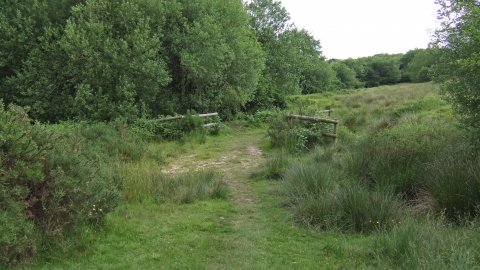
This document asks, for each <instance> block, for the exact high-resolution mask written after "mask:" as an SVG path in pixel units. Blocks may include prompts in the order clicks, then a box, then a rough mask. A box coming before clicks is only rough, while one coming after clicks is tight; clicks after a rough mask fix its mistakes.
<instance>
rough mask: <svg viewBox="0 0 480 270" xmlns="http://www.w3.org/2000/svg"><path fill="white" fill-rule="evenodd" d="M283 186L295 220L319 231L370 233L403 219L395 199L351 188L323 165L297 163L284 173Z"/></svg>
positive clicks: (401, 207) (362, 189)
mask: <svg viewBox="0 0 480 270" xmlns="http://www.w3.org/2000/svg"><path fill="white" fill-rule="evenodd" d="M284 184H285V190H286V196H287V198H288V202H289V204H290V205H291V206H292V207H293V208H294V211H295V214H294V216H295V219H296V220H298V221H300V222H301V223H304V224H306V225H309V226H312V227H314V228H317V229H319V230H341V231H354V232H365V233H369V232H372V231H374V230H376V229H378V228H391V227H393V226H395V225H396V224H397V223H398V222H400V220H401V219H402V218H403V206H402V204H401V203H400V202H398V201H397V200H396V199H395V197H393V196H392V195H390V194H388V193H386V194H385V193H381V192H374V191H369V190H366V189H365V188H363V187H362V186H355V185H351V184H350V183H347V182H345V181H343V177H342V175H341V174H339V172H338V171H337V170H336V169H332V168H331V167H329V166H327V165H326V164H322V163H320V164H318V163H316V162H312V161H307V162H302V163H297V164H295V165H293V166H292V167H291V168H290V169H288V170H287V172H286V173H285V176H284Z"/></svg>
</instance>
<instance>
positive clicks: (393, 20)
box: [281, 0, 437, 59]
mask: <svg viewBox="0 0 480 270" xmlns="http://www.w3.org/2000/svg"><path fill="white" fill-rule="evenodd" d="M281 2H282V6H283V7H285V8H286V9H287V11H288V12H289V13H290V16H291V18H292V21H293V22H294V23H295V25H296V26H297V27H298V28H305V29H306V30H308V31H309V32H310V33H311V34H313V36H314V37H315V39H317V40H320V43H321V45H322V51H323V55H324V56H326V57H327V58H329V59H330V58H338V59H346V58H349V57H352V58H358V57H363V56H371V55H375V54H378V53H390V54H392V53H405V52H407V51H408V50H411V49H415V48H426V47H427V45H428V42H429V41H430V34H429V31H428V30H429V29H430V30H433V29H435V27H436V17H435V14H436V11H437V5H435V4H434V0H281Z"/></svg>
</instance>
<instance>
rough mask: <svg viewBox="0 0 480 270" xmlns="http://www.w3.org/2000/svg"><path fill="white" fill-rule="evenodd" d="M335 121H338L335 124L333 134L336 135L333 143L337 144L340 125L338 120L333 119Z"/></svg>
mask: <svg viewBox="0 0 480 270" xmlns="http://www.w3.org/2000/svg"><path fill="white" fill-rule="evenodd" d="M333 120H335V121H337V123H335V124H333V134H334V135H335V137H334V138H333V143H336V142H337V125H338V120H337V119H333Z"/></svg>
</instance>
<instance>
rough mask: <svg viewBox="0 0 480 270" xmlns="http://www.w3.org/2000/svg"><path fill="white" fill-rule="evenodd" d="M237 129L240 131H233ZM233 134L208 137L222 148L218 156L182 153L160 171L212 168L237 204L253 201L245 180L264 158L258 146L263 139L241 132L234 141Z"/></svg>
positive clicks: (260, 136) (253, 197)
mask: <svg viewBox="0 0 480 270" xmlns="http://www.w3.org/2000/svg"><path fill="white" fill-rule="evenodd" d="M237 132H244V131H241V130H237ZM236 139H238V138H236V137H235V136H234V135H231V136H229V138H228V139H225V138H223V139H220V140H218V141H215V140H216V138H215V137H212V138H210V140H212V141H215V144H216V146H217V148H219V149H222V152H221V154H220V155H214V156H212V157H210V158H204V157H202V155H201V154H192V153H186V154H183V155H180V156H179V157H176V158H175V159H174V160H173V161H172V162H170V164H169V165H168V166H167V167H166V168H164V169H162V171H163V172H164V173H170V174H179V173H184V172H187V171H190V170H195V171H198V170H205V169H214V170H217V171H219V172H221V173H222V174H223V180H224V181H225V182H226V183H227V184H228V185H229V187H230V190H231V194H232V200H234V201H236V202H240V203H247V204H253V203H254V201H255V195H254V193H253V192H251V189H250V186H249V181H248V180H247V179H248V178H249V177H250V175H251V173H252V171H253V170H254V169H255V168H257V167H258V166H259V165H260V164H262V163H263V162H264V161H265V157H264V156H263V153H262V151H261V150H260V148H259V145H260V144H261V141H262V140H264V139H265V138H264V137H263V136H262V135H260V134H249V135H247V136H244V135H242V138H241V140H238V141H236Z"/></svg>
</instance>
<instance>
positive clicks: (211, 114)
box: [147, 113, 218, 122]
mask: <svg viewBox="0 0 480 270" xmlns="http://www.w3.org/2000/svg"><path fill="white" fill-rule="evenodd" d="M217 115H218V113H204V114H199V115H193V116H196V117H210V116H217ZM182 118H185V116H184V115H178V116H173V117H166V118H160V119H154V120H148V121H147V122H165V121H172V120H177V119H182Z"/></svg>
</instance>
